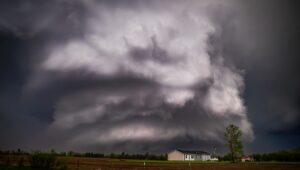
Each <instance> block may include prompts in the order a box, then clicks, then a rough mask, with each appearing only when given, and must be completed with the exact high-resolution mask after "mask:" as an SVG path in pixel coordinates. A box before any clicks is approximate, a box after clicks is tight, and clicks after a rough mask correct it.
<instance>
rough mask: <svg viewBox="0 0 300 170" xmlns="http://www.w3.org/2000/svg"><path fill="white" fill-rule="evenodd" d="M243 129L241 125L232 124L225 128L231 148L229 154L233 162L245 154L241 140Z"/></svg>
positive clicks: (226, 138) (226, 137)
mask: <svg viewBox="0 0 300 170" xmlns="http://www.w3.org/2000/svg"><path fill="white" fill-rule="evenodd" d="M241 137H242V131H241V130H240V129H239V127H237V126H235V125H233V124H230V125H229V126H227V127H226V130H225V140H226V142H227V145H228V148H229V155H230V159H231V161H232V162H236V161H237V160H238V158H239V157H241V156H242V155H243V143H242V140H241Z"/></svg>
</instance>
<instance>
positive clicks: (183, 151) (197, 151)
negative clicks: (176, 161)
mask: <svg viewBox="0 0 300 170" xmlns="http://www.w3.org/2000/svg"><path fill="white" fill-rule="evenodd" d="M176 150H177V151H179V152H182V153H186V154H202V155H210V154H209V153H208V152H204V151H199V150H184V149H176Z"/></svg>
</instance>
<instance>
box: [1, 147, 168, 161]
mask: <svg viewBox="0 0 300 170" xmlns="http://www.w3.org/2000/svg"><path fill="white" fill-rule="evenodd" d="M35 152H36V151H33V152H26V151H23V150H21V149H18V150H6V151H1V150H0V155H32V154H33V153H35ZM39 152H41V151H39ZM42 153H48V154H52V155H54V156H76V157H91V158H116V159H140V160H167V154H150V153H145V154H129V153H125V152H122V153H110V154H104V153H94V152H86V153H79V152H74V151H68V152H56V151H55V150H53V149H52V150H50V151H49V152H42Z"/></svg>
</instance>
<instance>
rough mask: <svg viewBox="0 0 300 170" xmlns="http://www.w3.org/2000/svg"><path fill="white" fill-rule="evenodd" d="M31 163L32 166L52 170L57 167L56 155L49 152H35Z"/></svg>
mask: <svg viewBox="0 0 300 170" xmlns="http://www.w3.org/2000/svg"><path fill="white" fill-rule="evenodd" d="M30 164H31V167H32V168H37V169H45V170H51V169H54V167H55V156H54V155H53V154H49V153H42V152H34V153H33V154H32V156H31V162H30Z"/></svg>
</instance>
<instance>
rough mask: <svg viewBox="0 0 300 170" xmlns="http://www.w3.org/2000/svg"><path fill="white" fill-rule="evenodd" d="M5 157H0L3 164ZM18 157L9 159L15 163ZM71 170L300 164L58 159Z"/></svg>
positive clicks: (287, 168)
mask: <svg viewBox="0 0 300 170" xmlns="http://www.w3.org/2000/svg"><path fill="white" fill-rule="evenodd" d="M5 159H7V158H6V157H0V160H1V162H2V163H5ZM18 159H19V157H10V161H11V162H17V160H18ZM58 160H59V161H61V162H65V163H66V164H67V165H68V166H69V167H70V168H71V169H79V170H152V169H155V170H300V163H237V164H232V163H220V162H216V163H202V162H170V161H145V165H144V161H133V160H120V159H109V158H82V157H58Z"/></svg>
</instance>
